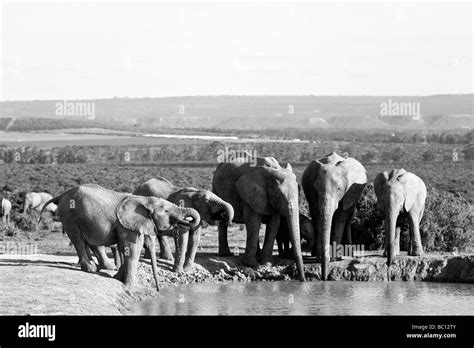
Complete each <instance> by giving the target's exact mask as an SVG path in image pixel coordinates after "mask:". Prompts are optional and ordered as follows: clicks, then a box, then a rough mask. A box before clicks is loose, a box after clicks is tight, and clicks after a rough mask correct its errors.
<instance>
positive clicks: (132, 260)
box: [41, 184, 200, 289]
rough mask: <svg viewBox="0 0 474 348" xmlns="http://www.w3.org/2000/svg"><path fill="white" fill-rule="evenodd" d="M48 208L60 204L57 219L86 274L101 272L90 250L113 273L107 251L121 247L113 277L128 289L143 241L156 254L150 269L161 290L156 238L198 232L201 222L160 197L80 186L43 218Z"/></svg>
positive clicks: (191, 211) (63, 196) (189, 211)
mask: <svg viewBox="0 0 474 348" xmlns="http://www.w3.org/2000/svg"><path fill="white" fill-rule="evenodd" d="M50 203H54V204H57V205H58V218H59V220H60V221H61V223H62V225H63V229H64V231H65V232H66V234H67V235H68V237H69V238H70V239H71V241H72V243H73V245H74V247H75V249H76V251H77V254H78V256H79V263H80V265H81V269H82V270H83V271H85V272H96V271H97V266H96V265H95V263H94V262H91V260H90V256H89V255H88V253H89V252H88V250H87V247H88V246H89V247H91V249H92V250H93V251H94V253H95V254H96V256H97V258H98V261H99V265H100V266H101V267H103V268H106V269H114V265H113V263H111V262H110V260H109V259H108V257H107V255H106V253H105V247H104V246H111V245H115V244H117V243H118V249H119V252H120V253H121V254H122V255H123V259H124V262H123V264H122V265H121V267H120V268H119V270H118V272H117V274H116V275H115V276H114V277H115V278H116V279H118V280H120V281H122V282H123V283H125V285H127V286H132V285H133V284H134V283H135V278H136V270H137V266H138V259H139V256H140V253H141V250H142V247H143V243H144V242H145V243H146V245H147V246H148V247H149V248H150V250H151V251H152V253H151V256H152V262H151V264H152V268H153V275H154V278H155V282H156V286H157V289H158V288H159V286H158V273H157V265H156V258H155V256H154V255H155V253H154V251H155V238H154V237H155V235H163V234H171V233H173V232H174V231H178V229H177V226H182V227H187V228H190V229H194V228H196V227H197V226H198V225H199V223H200V217H199V214H198V212H197V211H195V210H194V209H191V208H181V207H178V206H176V205H175V204H173V203H171V202H168V201H166V200H164V199H161V198H156V197H142V196H136V195H132V194H129V193H121V192H116V191H111V190H108V189H105V188H103V187H101V186H99V185H95V184H85V185H80V186H76V187H73V188H72V189H70V190H68V191H66V192H64V193H62V194H61V195H59V196H57V197H54V198H52V199H50V200H49V201H48V202H46V203H45V205H44V207H43V210H42V211H41V213H43V211H44V210H45V209H46V207H47V205H48V204H50ZM179 231H182V230H179Z"/></svg>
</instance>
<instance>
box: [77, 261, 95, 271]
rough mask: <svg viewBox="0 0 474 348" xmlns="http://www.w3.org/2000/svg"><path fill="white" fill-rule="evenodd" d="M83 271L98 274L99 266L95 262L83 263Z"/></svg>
mask: <svg viewBox="0 0 474 348" xmlns="http://www.w3.org/2000/svg"><path fill="white" fill-rule="evenodd" d="M81 270H83V271H84V272H88V273H95V272H97V265H96V264H95V262H93V261H90V262H81Z"/></svg>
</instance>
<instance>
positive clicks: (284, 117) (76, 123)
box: [0, 94, 474, 130]
mask: <svg viewBox="0 0 474 348" xmlns="http://www.w3.org/2000/svg"><path fill="white" fill-rule="evenodd" d="M473 99H474V96H473V95H472V94H464V95H435V96H421V97H413V96H411V97H403V96H195V97H170V98H114V99H97V100H89V101H87V100H85V101H75V102H87V103H90V104H89V105H91V104H93V105H94V111H93V113H94V115H93V116H94V117H93V118H91V117H89V116H86V115H72V116H64V115H61V114H60V113H58V105H60V104H61V103H63V101H53V100H51V101H6V102H0V129H4V128H5V127H6V125H8V124H9V128H10V129H12V130H14V129H16V130H18V129H19V128H18V123H19V122H20V123H24V122H21V121H19V120H22V119H33V118H34V119H38V118H43V119H49V120H51V119H53V121H49V123H50V124H51V127H53V128H56V127H58V124H55V122H54V119H62V121H61V123H64V122H65V123H66V127H70V128H73V127H74V128H78V127H81V126H84V124H85V125H86V126H87V125H88V126H102V125H103V124H105V123H106V124H109V125H121V126H126V127H130V126H133V127H137V128H143V127H145V128H146V127H159V128H218V129H267V128H323V129H324V128H354V129H360V128H373V129H384V128H408V129H466V128H467V129H472V128H473V123H474V121H473V120H474V118H473ZM388 102H390V103H393V104H395V103H419V104H418V105H419V111H420V114H421V117H420V119H417V120H413V118H412V117H410V116H396V115H395V116H393V115H392V116H390V115H389V116H386V115H381V108H382V106H381V105H382V104H383V103H388ZM58 103H59V104H58ZM440 117H441V118H445V117H447V119H442V120H439V118H440ZM11 118H16V120H15V121H13V122H11V121H10V120H8V121H7V120H5V119H11ZM376 118H378V119H376ZM1 119H3V121H2V120H1ZM20 128H21V127H20ZM115 128H116V127H115ZM43 129H49V128H43Z"/></svg>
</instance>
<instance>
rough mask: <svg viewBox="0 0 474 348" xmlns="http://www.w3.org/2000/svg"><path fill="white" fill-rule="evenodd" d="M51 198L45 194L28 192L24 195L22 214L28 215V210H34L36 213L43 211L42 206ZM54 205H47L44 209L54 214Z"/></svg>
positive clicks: (55, 207)
mask: <svg viewBox="0 0 474 348" xmlns="http://www.w3.org/2000/svg"><path fill="white" fill-rule="evenodd" d="M51 198H53V196H51V195H50V194H49V193H46V192H28V193H27V194H25V203H24V206H23V213H28V212H29V211H30V210H33V209H34V210H36V211H37V212H38V213H39V212H40V211H41V210H42V209H43V205H44V204H45V203H46V202H47V201H49V200H51ZM56 209H57V206H56V204H49V205H48V208H47V209H46V210H47V211H49V212H50V213H52V214H54V213H55V212H56Z"/></svg>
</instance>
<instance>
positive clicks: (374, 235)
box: [352, 184, 385, 250]
mask: <svg viewBox="0 0 474 348" xmlns="http://www.w3.org/2000/svg"><path fill="white" fill-rule="evenodd" d="M384 234H385V233H384V224H383V214H382V211H381V210H380V209H378V207H377V197H376V196H375V191H374V186H373V185H372V184H367V185H366V186H365V188H364V191H363V192H362V196H361V198H360V200H359V202H358V203H357V207H356V213H355V217H354V219H353V222H352V242H353V243H354V244H363V245H364V248H365V249H366V250H379V249H381V248H383V245H384V240H385V239H384Z"/></svg>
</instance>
